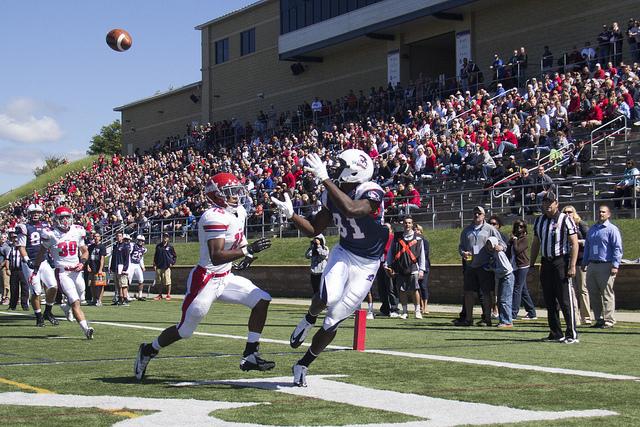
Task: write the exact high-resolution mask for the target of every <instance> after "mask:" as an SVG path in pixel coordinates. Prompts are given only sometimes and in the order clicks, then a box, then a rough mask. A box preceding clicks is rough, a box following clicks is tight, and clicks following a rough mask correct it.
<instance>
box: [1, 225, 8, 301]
mask: <svg viewBox="0 0 640 427" xmlns="http://www.w3.org/2000/svg"><path fill="white" fill-rule="evenodd" d="M7 238H8V236H7V234H6V233H2V235H0V284H1V285H2V297H1V301H0V305H9V295H10V292H11V285H10V283H11V272H10V270H9V261H8V259H9V254H10V253H11V247H10V246H9V243H7Z"/></svg>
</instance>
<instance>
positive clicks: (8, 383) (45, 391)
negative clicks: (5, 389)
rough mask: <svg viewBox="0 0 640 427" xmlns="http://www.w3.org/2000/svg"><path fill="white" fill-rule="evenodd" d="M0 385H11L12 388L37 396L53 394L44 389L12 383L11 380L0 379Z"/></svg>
mask: <svg viewBox="0 0 640 427" xmlns="http://www.w3.org/2000/svg"><path fill="white" fill-rule="evenodd" d="M0 383H2V384H7V385H12V386H14V387H18V388H19V389H22V390H30V391H35V392H36V393H39V394H54V392H53V391H51V390H47V389H46V388H40V387H34V386H32V385H29V384H25V383H19V382H17V381H12V380H10V379H7V378H1V377H0Z"/></svg>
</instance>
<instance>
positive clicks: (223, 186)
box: [204, 172, 246, 213]
mask: <svg viewBox="0 0 640 427" xmlns="http://www.w3.org/2000/svg"><path fill="white" fill-rule="evenodd" d="M204 192H205V194H206V195H207V197H208V198H209V199H211V201H212V202H213V203H215V204H216V205H218V206H220V207H221V208H224V209H225V210H226V211H228V212H231V213H236V210H237V208H238V205H239V203H240V199H241V198H243V197H245V195H246V190H245V187H244V185H242V183H241V182H240V181H239V180H238V178H236V176H235V175H233V174H231V173H226V172H221V173H218V174H216V175H214V176H213V177H212V178H211V179H210V180H209V182H207V185H206V186H205V188H204Z"/></svg>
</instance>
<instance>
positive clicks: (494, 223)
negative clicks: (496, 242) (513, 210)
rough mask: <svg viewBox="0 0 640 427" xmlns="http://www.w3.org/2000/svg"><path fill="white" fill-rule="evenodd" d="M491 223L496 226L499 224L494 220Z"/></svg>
mask: <svg viewBox="0 0 640 427" xmlns="http://www.w3.org/2000/svg"><path fill="white" fill-rule="evenodd" d="M489 224H491V225H494V226H495V225H498V223H497V222H495V221H494V222H490V223H489Z"/></svg>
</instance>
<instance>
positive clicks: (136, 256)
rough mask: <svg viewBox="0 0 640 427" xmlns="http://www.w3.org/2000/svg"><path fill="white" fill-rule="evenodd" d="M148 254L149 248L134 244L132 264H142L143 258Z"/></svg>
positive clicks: (132, 247)
mask: <svg viewBox="0 0 640 427" xmlns="http://www.w3.org/2000/svg"><path fill="white" fill-rule="evenodd" d="M146 253H147V248H145V247H144V246H142V245H138V244H133V245H131V255H130V256H131V263H132V264H140V261H141V260H142V257H143V256H144V254H146Z"/></svg>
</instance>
